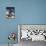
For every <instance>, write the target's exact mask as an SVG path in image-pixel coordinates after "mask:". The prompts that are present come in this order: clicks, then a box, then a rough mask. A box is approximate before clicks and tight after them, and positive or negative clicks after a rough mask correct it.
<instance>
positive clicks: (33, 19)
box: [0, 0, 46, 44]
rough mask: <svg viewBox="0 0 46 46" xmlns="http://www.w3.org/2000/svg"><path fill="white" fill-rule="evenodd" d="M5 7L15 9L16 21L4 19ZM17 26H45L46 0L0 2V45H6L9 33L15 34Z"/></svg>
mask: <svg viewBox="0 0 46 46" xmlns="http://www.w3.org/2000/svg"><path fill="white" fill-rule="evenodd" d="M7 6H14V7H16V9H15V11H16V14H15V15H16V19H10V20H8V19H6V18H5V12H6V9H5V8H6V7H7ZM17 24H46V0H0V44H1V43H8V39H7V36H8V34H9V32H16V34H17V32H18V30H17ZM16 42H17V40H16Z"/></svg>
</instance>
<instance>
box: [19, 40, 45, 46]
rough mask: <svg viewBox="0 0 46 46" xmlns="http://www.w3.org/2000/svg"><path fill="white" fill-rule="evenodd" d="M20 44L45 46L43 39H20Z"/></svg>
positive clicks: (24, 45) (22, 45)
mask: <svg viewBox="0 0 46 46" xmlns="http://www.w3.org/2000/svg"><path fill="white" fill-rule="evenodd" d="M20 46H46V42H45V41H34V42H32V41H31V40H28V41H25V40H21V42H20Z"/></svg>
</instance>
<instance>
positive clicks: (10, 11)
mask: <svg viewBox="0 0 46 46" xmlns="http://www.w3.org/2000/svg"><path fill="white" fill-rule="evenodd" d="M6 18H15V7H6Z"/></svg>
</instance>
